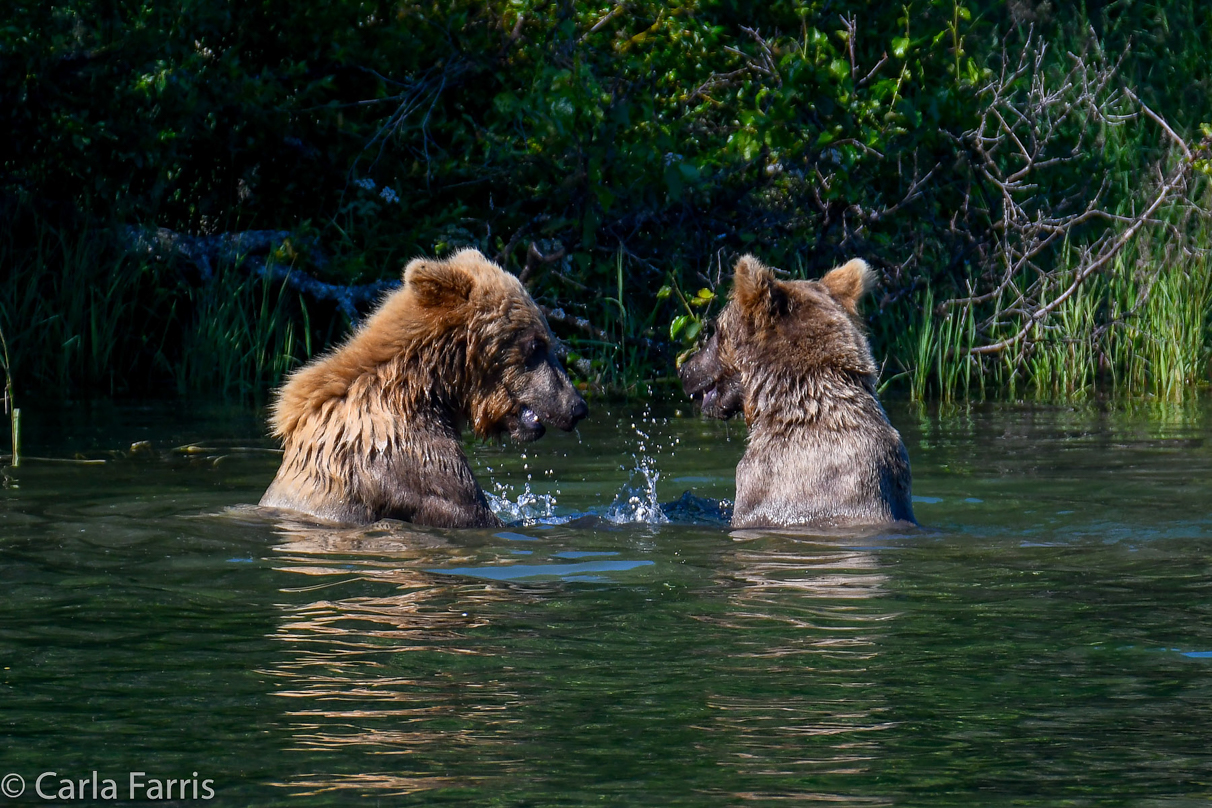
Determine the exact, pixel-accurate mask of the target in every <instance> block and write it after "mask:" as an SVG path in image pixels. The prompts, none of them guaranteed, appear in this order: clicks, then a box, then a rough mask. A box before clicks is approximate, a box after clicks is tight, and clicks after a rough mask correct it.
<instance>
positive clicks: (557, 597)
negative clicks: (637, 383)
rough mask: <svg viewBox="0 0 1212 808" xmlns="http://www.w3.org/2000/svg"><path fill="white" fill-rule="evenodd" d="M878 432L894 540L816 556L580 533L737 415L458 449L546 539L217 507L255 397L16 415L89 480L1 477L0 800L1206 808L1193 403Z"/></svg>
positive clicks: (664, 531) (987, 418)
mask: <svg viewBox="0 0 1212 808" xmlns="http://www.w3.org/2000/svg"><path fill="white" fill-rule="evenodd" d="M892 417H893V420H894V422H895V423H896V425H897V426H898V427H899V428H900V429H901V430H902V433H903V434H904V436H905V439H906V444H907V446H908V447H909V452H910V455H911V457H912V461H913V470H914V493H915V494H916V495H917V498H918V500H917V502H916V505H915V507H916V509H917V515H918V518H919V519H920V520H921V522H922V523H923V525H925V526H927V527H926V528H925V529H923V530H920V531H911V532H907V531H900V532H896V533H889V534H879V533H877V534H872V535H835V536H822V535H811V534H800V535H794V534H779V533H763V532H757V531H746V532H737V533H732V532H730V531H729V530H728V529H727V528H725V527H721V526H718V525H713V524H710V523H703V524H698V525H695V524H685V523H683V524H677V523H672V524H647V523H641V524H615V523H613V522H611V521H609V519H605V518H601V517H603V516H609V517H613V518H614V519H616V520H618V519H627V518H648V519H654V518H656V517H655V515H654V513H653V512H652V511H651V509H649V507H648V506H649V505H650V504H651V499H650V496H649V493H650V492H649V488H651V487H655V493H656V496H657V498H659V499H660V500H673V499H676V498H677V497H678V496H679V495H680V494H681V493H682V492H683V491H685V490H693V491H694V492H695V493H696V494H697V495H699V496H702V497H730V496H731V494H732V477H731V474H732V468H733V466H734V464H735V462H736V460H737V459H738V457H739V456H740V454H741V452H742V450H743V427H742V426H741V425H739V424H733V425H725V424H719V423H705V422H702V421H698V420H696V419H692V418H679V417H676V416H675V415H674V414H673V410H672V409H669V410H667V411H666V410H661V411H660V412H659V414H658V416H657V417H652V416H649V415H647V414H645V413H643V412H641V411H640V410H638V409H623V408H619V407H614V408H611V407H608V406H607V405H602V404H599V405H597V407H596V410H595V412H594V413H593V414H592V415H591V418H590V420H589V421H588V422H586V423H585V424H584V425H583V426H582V427H581V429H580V430H579V433H576V434H573V435H562V434H555V435H549V436H548V437H547V438H544V439H543V440H542V441H540V442H539V443H537V444H533V445H531V446H528V447H526V448H525V450H524V452H523V450H521V449H519V448H518V447H516V446H510V445H505V446H479V447H473V449H472V452H473V457H474V463H475V465H476V468H477V472H478V474H479V476H480V479H481V480H482V481H483V482H484V483H485V487H486V488H487V489H489V490H490V491H494V490H497V489H495V488H494V485H493V483H494V482H495V483H497V484H500V485H504V486H506V489H505V490H503V491H501V492H500V493H502V494H503V495H504V496H507V497H508V499H509V500H510V501H511V502H512V503H514V506H513V510H514V511H517V512H524V513H526V514H529V515H530V516H531V517H537V516H542V517H543V519H544V521H545V522H546V523H544V522H539V523H535V524H519V525H513V526H511V527H509V528H506V529H503V530H495V531H494V530H474V531H443V530H429V529H414V528H411V527H409V526H406V525H390V524H389V525H380V526H377V527H375V528H374V529H370V530H361V531H358V530H347V531H336V530H321V529H315V528H307V527H304V526H301V525H289V524H275V523H273V522H268V521H264V520H262V519H261V518H259V517H258V516H256V515H255V514H254V513H252V512H250V511H248V510H247V509H240V508H238V507H237V508H233V506H239V505H241V504H247V503H253V502H255V501H256V500H257V498H258V497H259V496H260V493H261V491H262V490H263V488H264V487H265V485H266V484H267V483H268V481H269V480H270V478H271V477H272V475H273V472H274V470H275V468H276V463H277V457H276V455H274V454H272V453H270V452H269V451H266V450H267V449H269V448H270V447H271V444H270V443H269V442H268V441H266V440H265V439H264V438H263V437H262V434H263V432H262V429H263V427H262V424H261V422H260V421H259V420H258V417H257V414H256V413H252V412H248V411H241V410H190V409H188V408H181V407H175V406H164V405H159V406H154V407H133V406H123V407H117V408H108V409H106V408H101V409H95V410H88V409H83V408H76V409H69V410H66V411H61V412H59V411H46V412H30V411H27V412H26V414H25V420H26V430H27V438H26V442H27V445H26V451H27V453H28V454H30V455H35V456H39V457H48V458H59V459H65V458H73V457H74V456H77V455H79V456H80V457H83V458H92V459H94V460H104V461H105V462H103V463H93V464H83V463H78V462H72V463H68V462H52V461H49V460H32V459H31V460H29V461H27V463H26V464H25V465H23V466H22V468H20V469H18V470H15V471H13V470H10V471H9V472H8V475H9V477H10V478H11V479H9V480H8V487H6V488H4V489H3V490H2V491H0V578H2V580H0V663H2V664H0V667H2V668H3V670H2V671H0V674H2V679H0V682H2V684H0V705H2V710H0V721H2V729H0V732H2V733H3V744H2V745H0V749H2V751H0V776H2V775H3V774H5V773H9V772H13V773H18V774H20V775H22V776H23V777H24V779H25V781H26V783H27V786H26V791H25V794H24V795H23V796H22V797H20V798H19V799H17V800H14V801H13V802H14V804H20V803H29V804H36V803H42V802H43V800H42V799H40V798H39V797H38V796H37V795H36V794H35V793H34V780H35V778H36V777H37V776H38V775H39V774H41V773H43V772H48V771H53V772H56V773H57V776H56V777H53V778H48V779H46V780H44V781H43V790H44V791H50V792H52V793H57V792H58V790H59V789H60V788H61V787H62V784H61V783H60V782H59V780H60V778H71V779H74V780H79V779H84V778H90V777H91V774H92V772H93V771H97V772H98V778H99V780H102V781H103V780H104V779H112V780H114V781H115V783H116V786H117V791H118V796H119V797H120V800H119V801H125V800H126V799H127V797H128V785H129V783H128V777H129V773H130V772H132V771H137V772H145V773H146V774H145V775H144V776H143V779H144V781H146V780H148V779H150V778H158V779H160V780H167V779H169V778H176V779H180V778H188V779H196V780H198V781H202V780H204V779H209V780H212V781H213V783H212V784H211V786H210V787H211V788H213V790H214V793H215V796H214V798H213V799H212V800H210V801H209V802H208V804H223V805H252V804H255V805H267V804H300V805H325V804H353V803H369V804H380V805H431V804H432V805H466V806H481V805H502V806H547V805H560V806H575V805H588V804H594V805H612V806H613V805H651V806H667V805H704V806H714V805H719V806H726V805H727V806H731V805H740V804H748V803H754V804H779V805H788V804H790V805H801V804H803V805H807V804H814V803H818V802H819V803H823V804H830V805H864V806H865V805H904V806H918V805H956V806H966V805H1132V806H1137V805H1205V804H1208V803H1209V802H1210V801H1212V723H1210V719H1212V563H1210V551H1212V442H1210V441H1209V438H1210V437H1212V409H1209V408H1208V407H1205V406H1194V407H1187V408H1185V409H1179V410H1173V409H1166V408H1155V409H1152V410H1148V409H1145V410H1138V411H1135V412H1125V411H1122V410H1113V411H1099V410H1097V409H1093V408H1089V409H1079V410H1071V409H1059V408H1034V409H1025V408H1014V407H999V408H987V409H980V410H977V411H973V412H969V413H951V414H943V415H938V414H935V413H926V414H920V413H917V412H915V411H912V410H910V409H908V408H907V407H901V408H896V407H894V408H892ZM143 440H146V441H150V447H148V448H147V449H145V450H143V451H140V452H137V453H135V454H133V455H131V454H129V453H128V452H127V449H128V448H129V447H130V445H131V444H132V443H134V442H136V441H143ZM184 446H192V447H193V448H191V449H188V450H186V449H179V448H178V447H184ZM637 469H639V470H637ZM645 472H646V473H645ZM657 475H659V477H658V476H657ZM528 476H529V477H530V482H529V486H530V488H529V492H530V494H531V495H533V497H532V498H533V499H535V502H534V503H533V504H530V505H526V503H527V502H528V499H527V492H526V489H525V485H526V483H527V477H528ZM654 478H655V479H656V482H655V484H654V486H653V484H651V480H652V479H654ZM557 492H558V493H557ZM551 497H554V498H555V504H554V505H553V504H552V503H551ZM519 499H521V500H522V501H523V505H524V506H525V507H522V508H519V507H518V506H517V502H518V500H519ZM586 513H592V514H597V515H598V516H599V519H598V520H597V521H596V522H595V521H594V520H592V519H588V520H586V519H581V520H579V521H577V522H574V523H572V524H552V522H560V521H566V520H567V519H568V518H569V517H575V516H579V515H583V514H586ZM531 521H533V520H531ZM194 772H197V773H198V775H197V776H196V777H195V776H194V775H193V773H194ZM143 794H144V792H140V795H143ZM86 796H88V797H89V798H90V799H91V794H89V793H86ZM178 796H179V795H178ZM187 796H189V797H192V794H187ZM184 802H189V803H192V802H206V801H204V800H201V799H198V800H193V799H186V800H184Z"/></svg>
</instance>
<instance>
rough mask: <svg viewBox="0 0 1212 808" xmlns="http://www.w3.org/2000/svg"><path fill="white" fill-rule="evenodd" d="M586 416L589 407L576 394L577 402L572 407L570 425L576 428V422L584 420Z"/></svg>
mask: <svg viewBox="0 0 1212 808" xmlns="http://www.w3.org/2000/svg"><path fill="white" fill-rule="evenodd" d="M586 415H589V405H588V404H586V403H585V399H583V398H581V396H580V394H579V393H578V394H577V400H576V401H575V402H574V403H573V405H572V425H573V426H576V425H577V422H579V421H582V420H584V419H585V416H586Z"/></svg>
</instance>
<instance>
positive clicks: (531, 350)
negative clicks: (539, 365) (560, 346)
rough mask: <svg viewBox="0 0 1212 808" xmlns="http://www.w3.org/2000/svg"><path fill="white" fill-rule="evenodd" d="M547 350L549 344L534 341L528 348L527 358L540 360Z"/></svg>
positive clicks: (537, 340) (539, 340)
mask: <svg viewBox="0 0 1212 808" xmlns="http://www.w3.org/2000/svg"><path fill="white" fill-rule="evenodd" d="M546 350H547V343H546V342H544V341H543V340H541V339H539V338H537V337H536V338H535V339H532V340H531V341H530V344H529V345H527V346H526V358H527V359H538V358H539V357H541V356H542V355H543V353H544V352H545V351H546Z"/></svg>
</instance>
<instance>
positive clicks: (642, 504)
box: [602, 410, 669, 525]
mask: <svg viewBox="0 0 1212 808" xmlns="http://www.w3.org/2000/svg"><path fill="white" fill-rule="evenodd" d="M647 414H648V413H647V411H646V410H645V413H644V415H645V417H644V418H641V419H640V423H641V424H643V423H644V422H645V421H647V420H648V418H647V417H646V416H647ZM652 423H654V424H655V423H656V420H655V419H653V420H652ZM631 428H632V429H634V430H635V434H636V437H637V438H638V439H639V440H638V441H637V443H636V451H635V454H633V455H632V458H634V459H635V466H634V468H632V470H631V475H630V476H629V477H628V479H627V484H626V485H624V486H623V489H622V490H621V491H619V493H618V494H616V495H615V498H614V502H612V503H610V507H609V508H607V509H606V513H604V514H603V515H602V517H603V518H604V519H606V520H607V521H609V522H614V523H615V524H617V525H636V524H647V525H663V524H666V523H667V522H668V521H669V517H667V516H665V512H664V511H663V510H661V501H660V500H659V499H657V481H659V480H660V479H661V472H660V470H659V469H658V468H657V467H656V459H655V458H653V457H651V456H649V454H648V444H649V443H650V442H651V441H652V438H651V437H650V436H649V434H648V433H647V432H645V431H644V430H643V429H641V428H640V427H639V426H636V425H635V424H632V425H631ZM658 448H659V447H658Z"/></svg>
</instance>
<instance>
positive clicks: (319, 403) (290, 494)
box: [261, 250, 587, 527]
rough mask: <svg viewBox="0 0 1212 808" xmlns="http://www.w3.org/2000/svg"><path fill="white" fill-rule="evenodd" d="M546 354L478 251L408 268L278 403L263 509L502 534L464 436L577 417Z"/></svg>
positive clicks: (538, 323)
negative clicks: (276, 464)
mask: <svg viewBox="0 0 1212 808" xmlns="http://www.w3.org/2000/svg"><path fill="white" fill-rule="evenodd" d="M553 345H554V337H552V335H551V331H550V330H549V329H548V327H547V321H546V320H545V319H544V318H543V314H542V312H540V311H539V309H538V308H537V307H536V306H535V304H534V302H533V301H532V300H531V299H530V295H528V294H527V293H526V290H525V289H524V288H523V287H522V284H521V283H519V282H518V279H517V278H515V277H514V276H512V275H510V274H508V273H507V272H505V271H504V270H502V269H501V268H500V267H498V266H497V265H496V264H493V263H492V262H490V261H488V259H486V258H485V257H484V256H483V255H481V254H480V253H479V252H478V251H476V250H463V251H462V252H460V253H458V254H456V255H454V256H453V257H451V258H449V259H448V260H445V261H432V260H428V259H417V260H415V261H412V262H411V263H410V264H409V265H408V267H407V268H406V269H405V271H404V286H403V287H402V288H401V289H399V290H398V291H396V292H394V293H393V294H391V295H390V296H389V297H387V298H386V299H385V300H384V301H383V303H382V304H381V305H380V306H379V308H378V310H376V311H375V312H374V314H373V315H372V316H371V317H369V318H368V319H367V321H366V323H365V324H364V325H362V326H361V327H360V328H359V329H358V330H357V331H356V332H355V333H354V335H353V336H352V337H351V338H350V340H349V341H348V342H347V343H345V345H343V346H342V347H340V348H338V349H337V350H335V351H333V352H332V353H330V354H328V355H326V356H322V357H320V358H318V359H316V360H315V361H313V362H311V363H310V364H309V365H307V366H305V367H303V368H302V369H300V370H298V371H297V372H295V373H294V374H293V375H292V376H291V377H290V379H289V380H288V381H287V382H286V384H285V385H284V386H283V387H282V389H281V390H280V391H279V394H278V397H277V400H276V402H275V404H274V407H273V414H272V417H271V424H272V427H273V432H274V434H275V435H276V436H278V437H279V438H281V439H282V442H283V444H284V447H285V455H284V457H283V459H282V465H281V467H280V468H279V469H278V474H277V477H275V478H274V481H273V483H271V484H270V486H269V489H268V490H267V491H266V492H265V496H264V497H262V499H261V505H262V506H265V507H271V508H282V509H288V510H292V511H300V512H302V513H306V514H310V515H311V516H313V517H316V518H319V519H323V520H326V521H330V522H337V523H359V524H364V523H368V522H373V521H375V520H376V519H381V518H395V519H404V520H407V521H410V522H416V523H420V524H426V525H436V526H443V527H470V526H478V525H495V524H498V523H499V522H498V520H497V518H496V516H495V515H494V514H493V513H492V511H491V510H490V509H489V508H488V503H487V502H486V500H485V498H484V492H483V491H482V490H481V489H480V486H479V484H478V483H477V482H476V480H475V477H474V476H473V475H472V473H471V467H470V466H469V465H468V463H467V458H466V456H465V455H464V454H463V449H462V445H461V440H460V434H461V432H462V428H463V426H464V425H465V424H469V425H470V426H471V428H472V429H473V430H474V431H475V433H476V434H477V435H479V436H481V437H484V438H488V437H494V436H498V435H500V434H502V433H504V432H506V431H508V432H509V433H510V434H511V435H512V436H513V437H514V439H516V440H519V441H530V440H536V439H538V438H539V437H541V436H542V435H543V432H544V431H545V430H544V424H550V425H553V426H556V427H558V428H560V429H563V430H570V429H572V428H573V427H574V426H575V425H576V423H577V421H579V420H580V419H581V418H584V417H585V414H586V412H587V408H586V406H585V401H584V399H582V398H581V396H580V394H579V393H578V392H577V391H576V389H575V388H574V387H573V386H572V384H571V383H570V382H569V380H568V377H567V376H566V375H565V374H564V371H563V369H562V368H561V367H560V365H559V362H558V361H557V360H556V358H555V355H554V353H553Z"/></svg>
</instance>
